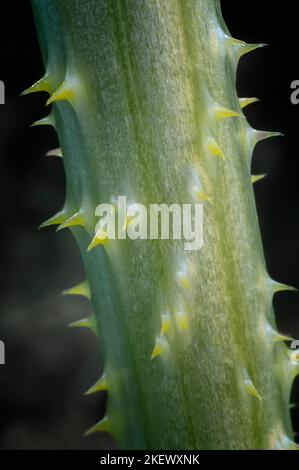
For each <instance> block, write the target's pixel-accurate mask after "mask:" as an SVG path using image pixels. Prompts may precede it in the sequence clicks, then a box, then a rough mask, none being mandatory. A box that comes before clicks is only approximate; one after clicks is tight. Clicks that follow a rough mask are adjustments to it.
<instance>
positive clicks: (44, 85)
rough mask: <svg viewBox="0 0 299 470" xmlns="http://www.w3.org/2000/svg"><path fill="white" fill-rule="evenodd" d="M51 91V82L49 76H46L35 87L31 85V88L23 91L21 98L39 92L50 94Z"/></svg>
mask: <svg viewBox="0 0 299 470" xmlns="http://www.w3.org/2000/svg"><path fill="white" fill-rule="evenodd" d="M50 90H51V83H50V80H49V78H48V77H47V76H44V77H42V78H41V79H40V80H38V81H37V82H35V83H34V84H33V85H31V86H30V87H29V88H27V89H26V90H24V91H22V93H21V94H20V96H25V95H29V94H30V93H36V92H38V91H46V92H48V93H50Z"/></svg>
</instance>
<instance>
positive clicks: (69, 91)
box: [46, 80, 75, 106]
mask: <svg viewBox="0 0 299 470" xmlns="http://www.w3.org/2000/svg"><path fill="white" fill-rule="evenodd" d="M74 96H75V84H74V83H71V82H70V81H67V80H64V81H63V82H62V84H61V85H60V86H59V87H58V88H57V90H55V91H54V93H53V94H52V95H51V96H50V98H49V99H48V101H47V103H46V105H47V106H48V105H49V104H51V103H55V102H56V101H62V100H67V101H72V99H73V98H74Z"/></svg>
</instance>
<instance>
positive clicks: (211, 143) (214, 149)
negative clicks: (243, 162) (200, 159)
mask: <svg viewBox="0 0 299 470" xmlns="http://www.w3.org/2000/svg"><path fill="white" fill-rule="evenodd" d="M207 148H208V150H209V152H211V154H212V155H215V156H216V157H220V158H222V159H223V160H224V159H225V157H224V153H223V152H222V150H221V148H220V147H219V145H218V143H217V142H216V140H215V139H214V138H213V137H210V138H209V139H208V143H207Z"/></svg>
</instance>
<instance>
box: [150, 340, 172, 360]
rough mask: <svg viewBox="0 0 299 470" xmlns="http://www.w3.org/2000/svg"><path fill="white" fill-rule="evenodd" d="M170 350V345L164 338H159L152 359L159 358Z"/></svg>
mask: <svg viewBox="0 0 299 470" xmlns="http://www.w3.org/2000/svg"><path fill="white" fill-rule="evenodd" d="M167 349H168V343H167V341H166V339H165V338H164V336H157V338H156V342H155V346H154V349H153V352H152V354H151V359H154V358H155V357H157V356H161V354H164V353H165V352H166V351H167Z"/></svg>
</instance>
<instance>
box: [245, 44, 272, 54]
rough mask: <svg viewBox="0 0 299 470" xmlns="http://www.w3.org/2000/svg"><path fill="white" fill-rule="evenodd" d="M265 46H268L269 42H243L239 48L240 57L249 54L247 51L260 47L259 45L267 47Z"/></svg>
mask: <svg viewBox="0 0 299 470" xmlns="http://www.w3.org/2000/svg"><path fill="white" fill-rule="evenodd" d="M267 46H269V44H266V43H264V42H260V43H258V44H246V43H243V46H242V48H241V49H240V57H242V56H243V55H245V54H249V52H252V51H255V50H256V49H260V48H261V47H267Z"/></svg>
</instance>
